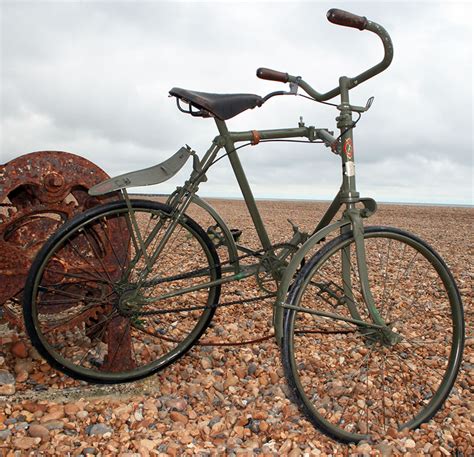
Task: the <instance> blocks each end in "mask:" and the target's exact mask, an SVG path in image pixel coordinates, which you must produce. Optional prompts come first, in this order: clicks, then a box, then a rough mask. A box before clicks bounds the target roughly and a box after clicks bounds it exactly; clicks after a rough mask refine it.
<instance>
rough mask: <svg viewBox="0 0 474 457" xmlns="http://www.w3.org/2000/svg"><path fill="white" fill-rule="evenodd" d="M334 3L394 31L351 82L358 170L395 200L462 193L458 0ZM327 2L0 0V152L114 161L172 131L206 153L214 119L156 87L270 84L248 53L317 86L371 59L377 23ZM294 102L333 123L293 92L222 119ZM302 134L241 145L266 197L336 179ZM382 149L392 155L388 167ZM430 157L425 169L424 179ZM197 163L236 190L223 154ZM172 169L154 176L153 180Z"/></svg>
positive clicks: (466, 65) (258, 115)
mask: <svg viewBox="0 0 474 457" xmlns="http://www.w3.org/2000/svg"><path fill="white" fill-rule="evenodd" d="M331 6H332V5H331ZM336 6H338V7H341V8H344V9H347V10H353V11H354V12H356V13H359V14H364V15H366V16H368V17H369V18H373V19H374V20H376V21H378V22H380V23H382V24H383V25H384V26H385V27H386V28H387V30H389V32H390V33H391V35H392V39H393V41H394V46H395V58H394V62H393V64H392V66H391V67H390V68H389V69H388V70H387V71H386V72H385V73H383V74H381V75H379V76H377V77H376V78H375V79H373V80H371V81H369V82H367V83H365V84H364V85H361V87H359V88H357V89H355V90H354V91H353V92H352V101H353V102H354V103H356V104H363V103H365V100H366V99H367V98H368V97H369V96H371V95H375V96H376V100H375V103H374V106H373V108H372V109H371V111H369V112H368V113H366V114H365V115H364V116H363V118H362V120H361V121H360V123H359V125H358V126H357V128H356V129H355V139H356V153H357V160H358V167H357V169H358V173H359V174H360V178H359V182H360V183H363V182H366V183H367V185H368V186H367V188H369V187H370V189H371V190H373V191H374V193H375V196H376V197H377V194H378V193H380V195H381V196H382V198H398V195H400V193H398V194H397V195H395V196H394V197H390V193H389V192H388V190H387V189H389V188H390V189H392V188H393V187H396V183H397V182H398V183H399V188H400V189H401V191H400V192H402V193H403V198H405V199H406V200H409V199H410V195H412V196H419V195H426V197H425V198H428V199H429V201H445V198H446V195H448V194H449V195H451V194H452V199H453V200H452V201H455V200H456V194H457V195H464V197H462V198H464V201H465V202H471V203H472V179H471V180H470V179H469V173H466V169H467V170H469V169H471V168H470V167H472V136H471V135H466V134H462V133H460V132H470V131H471V129H472V84H471V79H472V57H471V56H472V42H471V39H470V34H471V28H470V23H469V17H470V14H469V10H470V8H471V7H470V5H468V4H460V5H458V8H457V10H456V11H453V10H451V9H449V7H448V6H446V5H445V4H442V3H440V4H436V3H413V4H408V3H400V2H396V3H386V2H383V3H382V2H367V3H364V2H356V3H354V2H352V3H345V4H338V5H336ZM328 7H330V6H329V4H322V3H306V2H305V3H282V2H275V3H255V2H249V3H233V4H229V3H218V2H215V3H200V2H199V3H190V2H183V3H181V2H179V3H170V2H159V3H150V2H133V3H129V2H94V3H91V2H74V3H58V2H55V3H50V2H39V3H36V4H32V3H13V2H12V3H2V4H1V5H0V8H1V10H2V15H1V17H2V18H1V21H2V22H1V29H2V38H3V40H2V48H1V63H2V70H1V71H2V74H1V90H2V99H1V106H0V107H1V119H0V122H1V132H2V140H1V144H0V154H1V160H0V162H4V161H7V160H10V159H12V158H13V157H15V156H16V155H18V154H20V153H26V152H30V151H32V150H39V149H46V148H49V149H62V150H69V151H71V152H75V153H78V154H82V155H84V156H86V157H87V158H89V159H90V160H93V161H94V162H96V163H98V164H99V165H100V166H102V167H103V168H104V169H105V170H106V171H107V172H109V173H110V174H116V173H121V172H124V171H127V170H131V169H136V168H140V167H145V166H149V165H151V164H153V163H156V162H159V161H161V160H164V159H165V158H166V157H167V156H168V155H171V154H172V153H173V152H174V151H175V150H177V149H178V148H179V147H180V146H181V145H182V144H184V143H189V144H191V145H192V146H193V147H194V148H195V149H196V150H198V151H199V152H204V151H205V149H206V148H207V147H208V145H209V143H210V141H211V140H212V138H213V137H214V136H215V135H216V133H217V132H216V129H215V126H214V124H213V122H212V120H202V119H194V118H191V117H189V116H185V115H183V114H181V113H179V112H178V111H177V110H176V107H175V104H174V100H172V99H169V98H168V97H167V92H168V90H169V89H170V88H171V87H173V86H175V85H176V86H181V87H186V88H190V89H196V90H202V91H209V92H213V91H214V92H255V93H259V94H261V95H264V94H265V93H267V92H270V91H272V90H279V89H281V88H282V85H281V84H279V83H275V82H270V81H261V80H258V79H257V78H255V69H256V68H257V67H259V66H268V67H273V68H276V69H279V70H283V71H288V72H290V73H296V74H301V75H302V76H303V77H304V78H305V79H306V80H307V81H309V82H310V83H311V84H313V85H314V87H315V88H316V89H318V90H321V91H325V90H328V89H330V88H332V87H333V86H334V85H335V84H336V81H337V75H339V74H342V73H345V74H348V75H350V76H353V75H355V74H357V73H358V72H360V71H362V70H364V69H365V68H367V67H368V66H369V65H372V64H373V63H375V62H376V61H377V60H379V59H380V58H381V55H382V47H381V44H380V42H379V41H378V39H377V38H376V37H375V36H373V35H372V34H369V33H366V32H363V33H361V32H358V31H356V30H353V29H345V28H341V27H335V26H334V25H332V24H329V23H328V22H327V21H326V19H325V12H326V9H327V8H328ZM459 10H461V11H459ZM463 10H464V12H463ZM300 115H303V117H304V119H305V121H306V122H307V124H314V125H316V126H317V127H329V128H332V129H335V121H334V117H335V115H336V112H335V110H334V109H333V108H330V107H326V106H322V105H317V104H314V103H312V102H309V101H307V100H303V99H301V98H298V99H296V98H294V97H280V98H278V99H274V100H271V101H270V102H268V104H266V105H265V106H263V107H262V108H260V109H255V110H252V111H248V112H245V113H243V114H242V115H240V116H239V117H237V118H234V119H232V120H230V121H229V127H230V128H232V129H235V130H249V129H254V128H276V127H286V126H296V124H297V122H298V118H299V116H300ZM308 148H309V149H308ZM311 148H313V146H301V147H298V146H296V147H294V145H291V144H288V145H281V144H276V143H275V144H273V145H271V146H270V145H266V146H265V147H263V146H262V147H255V148H251V149H248V150H242V161H243V162H244V164H245V166H246V168H247V169H248V170H249V175H250V176H251V177H252V180H251V181H252V182H253V183H255V185H256V188H257V189H258V192H260V193H262V194H263V195H265V196H272V195H279V194H281V189H282V188H283V187H284V192H283V194H284V196H288V197H291V196H293V197H299V196H301V195H300V194H301V193H302V192H306V193H308V194H311V195H313V194H317V192H318V183H319V185H320V186H321V187H319V189H320V190H321V198H323V197H324V198H328V197H331V196H332V195H333V193H334V192H333V190H331V189H334V190H336V189H337V187H338V184H339V183H338V179H339V173H340V165H339V163H338V160H337V158H336V157H334V156H332V155H331V153H330V152H329V151H328V150H327V149H325V148H323V147H319V148H318V147H314V149H312V150H311V151H310V149H311ZM414 158H416V159H414ZM418 158H419V160H418ZM387 161H389V162H390V161H393V164H392V165H391V166H390V169H391V170H392V172H391V173H388V172H387V167H386V164H387V163H388V162H387ZM446 161H448V162H449V166H448V167H447V166H446ZM390 163H392V162H390ZM443 164H444V166H443ZM428 168H429V173H430V176H431V178H430V180H427V179H425V178H423V176H425V170H426V169H428ZM443 169H449V173H450V175H451V176H448V177H446V176H444V174H443V172H442V171H443ZM393 170H396V172H394V171H393ZM183 173H184V171H183ZM213 176H214V178H213ZM456 176H457V178H456ZM210 177H211V179H210V182H209V183H208V184H206V185H205V186H203V192H204V193H208V194H214V195H222V194H225V192H229V193H231V194H232V195H234V192H235V189H236V188H235V184H231V183H234V181H233V178H232V175H231V171H230V167H229V165H228V164H225V165H224V161H222V162H221V163H220V165H219V167H217V166H216V170H215V175H213V174H212V173H211V174H210ZM459 177H463V179H459ZM464 177H465V178H464ZM379 178H380V181H378V180H379ZM179 179H183V176H182V175H181V174H180V176H179ZM276 180H279V181H280V182H281V183H282V184H281V185H278V184H277V183H276V182H275V181H276ZM364 180H365V181H364ZM432 180H438V181H439V182H443V183H446V185H447V186H449V188H450V189H449V192H448V190H446V191H444V190H443V193H444V194H445V195H437V194H436V192H438V194H439V192H440V190H439V186H435V185H434V184H433V183H432ZM265 182H267V184H265ZM377 182H379V184H378V185H377ZM177 183H178V181H177V180H173V181H172V182H170V183H167V184H166V186H165V187H166V190H170V189H171V187H170V186H172V185H176V184H177ZM211 183H212V184H211ZM295 183H297V184H295ZM388 183H390V185H389V184H388ZM436 187H438V189H436ZM161 189H162V188H159V189H153V190H155V191H161ZM466 196H467V197H466ZM413 198H415V197H413ZM450 198H451V197H450ZM460 198H461V197H460ZM458 200H459V199H458ZM458 200H456V201H458Z"/></svg>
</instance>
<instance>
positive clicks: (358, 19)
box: [326, 8, 369, 30]
mask: <svg viewBox="0 0 474 457" xmlns="http://www.w3.org/2000/svg"><path fill="white" fill-rule="evenodd" d="M326 16H327V18H328V21H329V22H332V23H333V24H337V25H344V26H345V27H353V28H355V29H359V30H364V29H365V28H366V27H367V24H368V23H369V21H368V19H367V18H366V17H365V16H357V15H356V14H352V13H349V12H347V11H344V10H339V9H337V8H332V9H330V10H329V11H328V12H327V15H326Z"/></svg>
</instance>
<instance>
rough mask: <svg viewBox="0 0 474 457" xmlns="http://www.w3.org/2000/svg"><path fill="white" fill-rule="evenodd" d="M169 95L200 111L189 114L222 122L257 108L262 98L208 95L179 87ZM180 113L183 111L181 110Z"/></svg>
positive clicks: (237, 95)
mask: <svg viewBox="0 0 474 457" xmlns="http://www.w3.org/2000/svg"><path fill="white" fill-rule="evenodd" d="M169 93H170V95H172V96H173V97H176V98H178V99H180V100H183V101H184V102H186V103H189V104H190V105H192V106H194V107H196V108H198V109H199V110H200V111H198V112H192V111H191V110H189V114H193V115H194V116H203V117H206V115H207V116H208V115H212V116H215V117H217V118H219V119H221V120H223V121H225V120H227V119H230V118H231V117H234V116H237V114H240V113H241V112H243V111H245V110H248V109H251V108H255V107H256V106H259V105H260V103H261V101H262V97H260V96H259V95H255V94H209V93H207V92H196V91H193V90H186V89H181V88H179V87H173V89H171V90H170V92H169ZM178 107H179V105H178ZM180 109H181V108H180ZM181 111H184V110H182V109H181ZM203 111H204V112H203ZM184 112H188V111H184Z"/></svg>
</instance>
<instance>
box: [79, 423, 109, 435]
mask: <svg viewBox="0 0 474 457" xmlns="http://www.w3.org/2000/svg"><path fill="white" fill-rule="evenodd" d="M113 431H114V430H113V428H112V427H109V426H108V425H105V424H94V425H89V426H87V427H86V433H87V434H88V435H89V436H93V435H99V436H104V438H105V437H107V436H110V435H112V433H113Z"/></svg>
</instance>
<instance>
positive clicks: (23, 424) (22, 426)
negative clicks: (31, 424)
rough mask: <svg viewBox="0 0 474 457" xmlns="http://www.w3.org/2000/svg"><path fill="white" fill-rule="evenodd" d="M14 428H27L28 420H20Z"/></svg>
mask: <svg viewBox="0 0 474 457" xmlns="http://www.w3.org/2000/svg"><path fill="white" fill-rule="evenodd" d="M13 428H14V429H15V430H26V429H27V428H28V422H18V423H16V424H15V425H14V426H13Z"/></svg>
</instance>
